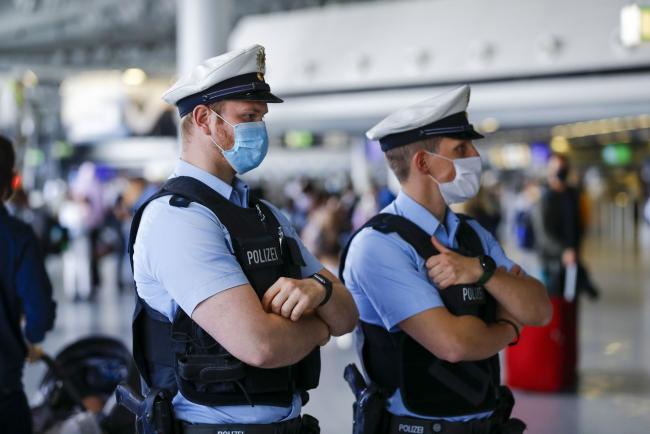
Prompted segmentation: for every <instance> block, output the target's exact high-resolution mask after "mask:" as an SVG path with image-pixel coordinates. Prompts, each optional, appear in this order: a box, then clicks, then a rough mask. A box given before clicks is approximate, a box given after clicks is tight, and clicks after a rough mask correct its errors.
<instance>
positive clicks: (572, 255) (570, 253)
mask: <svg viewBox="0 0 650 434" xmlns="http://www.w3.org/2000/svg"><path fill="white" fill-rule="evenodd" d="M577 256H578V255H577V254H576V249H565V250H564V252H562V264H564V266H565V267H568V266H570V265H574V264H575V263H576V262H577V261H578V257H577Z"/></svg>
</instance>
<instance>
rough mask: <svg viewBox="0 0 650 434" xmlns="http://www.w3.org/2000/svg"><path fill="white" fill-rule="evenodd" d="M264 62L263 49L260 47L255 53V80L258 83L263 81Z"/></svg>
mask: <svg viewBox="0 0 650 434" xmlns="http://www.w3.org/2000/svg"><path fill="white" fill-rule="evenodd" d="M265 62H266V54H265V53H264V47H260V49H259V50H258V51H257V71H258V72H257V78H258V79H259V80H260V81H264V66H265V65H264V64H265Z"/></svg>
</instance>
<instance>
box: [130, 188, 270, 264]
mask: <svg viewBox="0 0 650 434" xmlns="http://www.w3.org/2000/svg"><path fill="white" fill-rule="evenodd" d="M163 196H172V197H171V198H170V200H169V204H170V205H171V206H175V207H180V208H187V207H188V206H189V205H190V203H192V202H196V203H198V204H200V205H203V206H205V207H206V208H208V209H209V210H210V211H212V213H213V214H214V215H215V216H216V217H217V218H218V219H219V221H220V222H221V223H223V224H224V225H225V226H226V227H228V225H229V224H234V223H236V219H237V216H236V213H230V212H229V211H232V210H238V209H239V208H240V207H238V206H237V205H235V204H233V203H231V202H230V201H229V200H228V199H226V198H225V197H223V196H221V195H220V194H218V193H216V192H215V191H214V190H213V189H211V188H210V187H208V186H207V185H206V184H204V183H203V182H201V181H199V180H197V179H195V178H192V177H189V176H179V177H176V178H171V179H169V180H167V182H165V184H163V186H162V187H161V188H160V190H158V192H156V193H155V194H154V195H153V196H151V197H150V198H149V199H147V201H146V202H144V203H143V204H142V205H141V206H140V208H138V210H137V212H136V213H135V215H134V216H133V221H132V223H131V231H130V233H129V245H128V253H129V258H130V261H131V270H133V246H134V245H135V239H136V237H137V234H138V228H139V227H140V221H141V220H142V214H143V213H144V210H145V208H146V207H147V205H149V204H150V203H151V202H153V201H154V200H156V199H158V198H160V197H163ZM251 204H254V205H255V207H256V208H257V209H258V212H259V213H261V214H263V216H264V218H265V219H267V221H268V222H269V223H270V224H272V225H274V226H279V223H278V221H277V219H276V218H275V215H274V214H273V212H272V211H271V210H270V209H269V207H268V206H267V205H266V204H265V203H264V202H263V201H261V200H258V199H256V198H251Z"/></svg>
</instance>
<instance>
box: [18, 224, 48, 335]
mask: <svg viewBox="0 0 650 434" xmlns="http://www.w3.org/2000/svg"><path fill="white" fill-rule="evenodd" d="M17 266H18V269H17V272H16V280H15V285H16V288H17V292H18V296H19V297H20V299H21V301H22V305H23V313H24V314H25V329H24V333H25V338H26V339H27V340H28V341H29V342H31V343H39V342H41V341H42V340H43V338H44V337H45V333H46V332H47V331H48V330H50V329H52V326H53V325H54V318H55V314H56V303H55V302H54V300H53V299H52V284H51V283H50V279H49V277H48V275H47V271H46V270H45V262H44V260H43V257H42V255H41V253H40V250H39V246H38V241H37V239H36V236H35V235H34V232H33V231H32V229H31V228H29V227H26V228H24V242H23V243H22V246H21V251H20V253H19V257H18V262H17Z"/></svg>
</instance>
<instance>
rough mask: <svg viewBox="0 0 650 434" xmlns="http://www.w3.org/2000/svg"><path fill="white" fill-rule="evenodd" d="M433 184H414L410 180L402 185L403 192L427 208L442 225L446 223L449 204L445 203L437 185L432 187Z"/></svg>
mask: <svg viewBox="0 0 650 434" xmlns="http://www.w3.org/2000/svg"><path fill="white" fill-rule="evenodd" d="M432 183H434V181H433V180H431V182H430V183H429V182H421V181H418V182H414V180H408V181H406V182H404V183H403V184H402V190H403V191H404V193H406V194H408V195H409V196H410V197H411V199H413V200H414V201H416V202H417V203H419V204H420V205H422V206H423V207H424V208H426V209H427V210H428V211H429V212H430V213H431V214H432V215H433V216H434V217H435V218H436V219H437V220H438V221H439V222H440V223H441V224H444V222H445V214H446V213H447V204H446V203H445V201H444V199H443V198H442V195H441V194H440V191H439V190H438V186H437V185H431V184H432Z"/></svg>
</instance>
